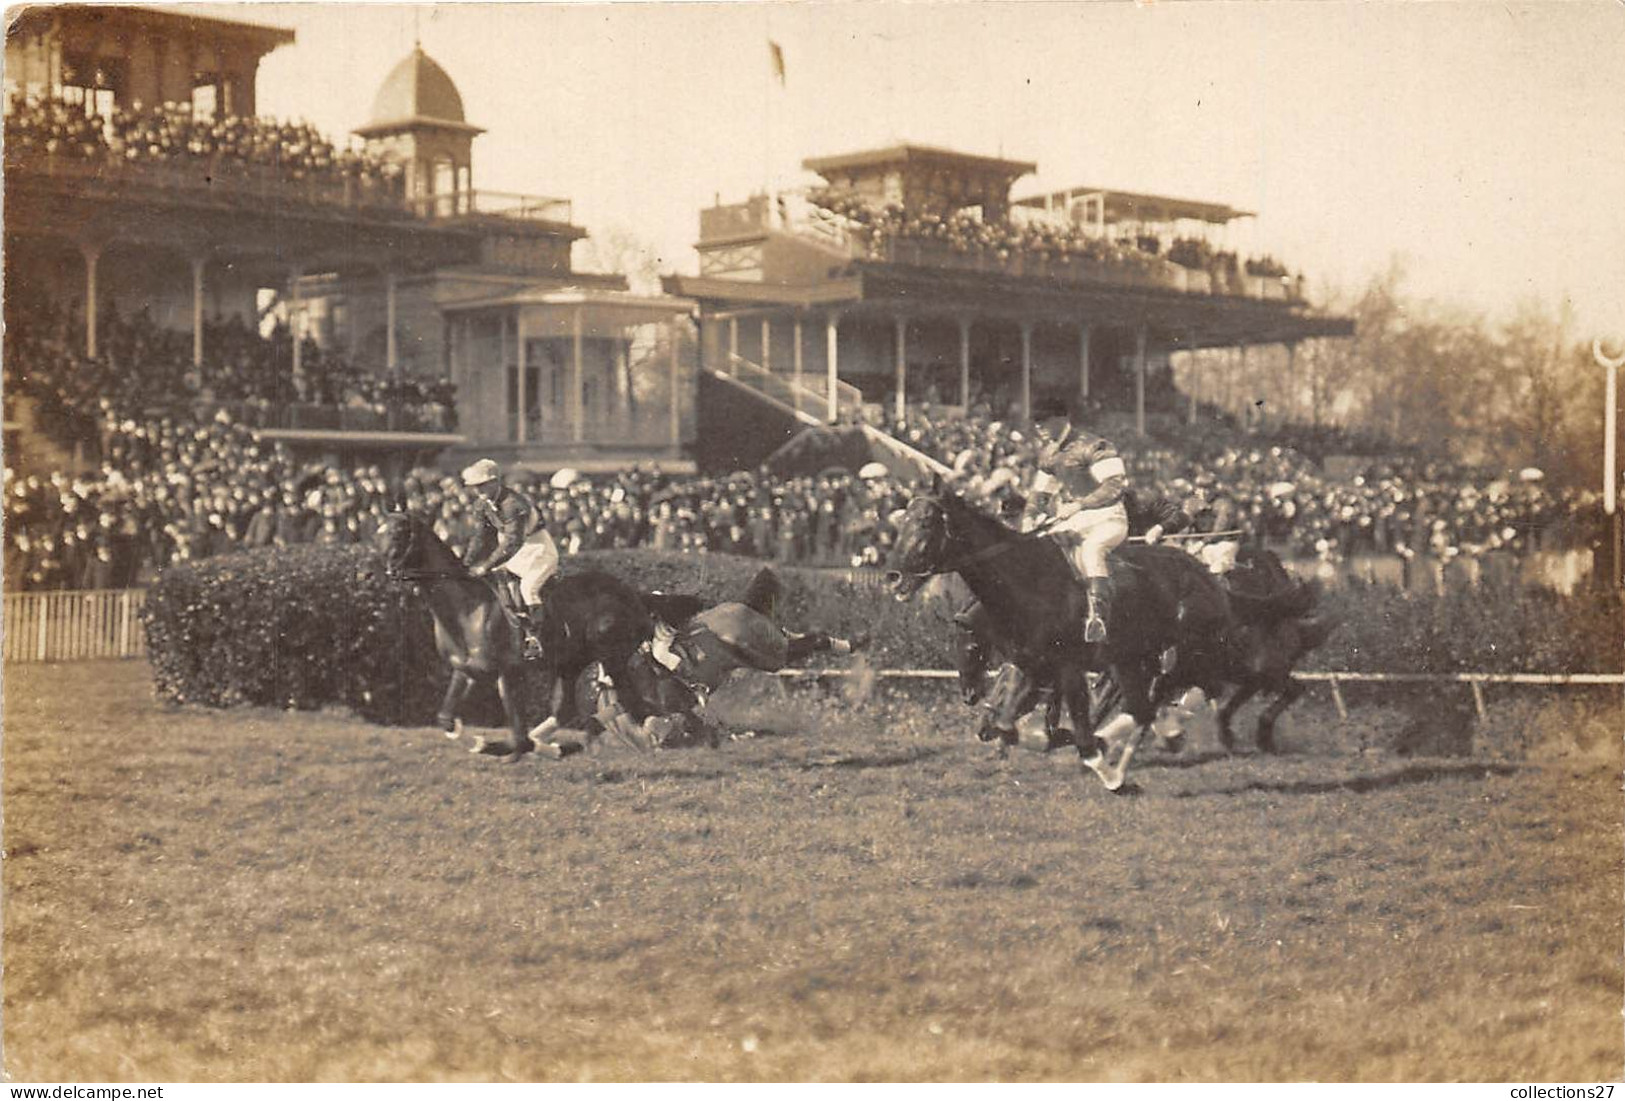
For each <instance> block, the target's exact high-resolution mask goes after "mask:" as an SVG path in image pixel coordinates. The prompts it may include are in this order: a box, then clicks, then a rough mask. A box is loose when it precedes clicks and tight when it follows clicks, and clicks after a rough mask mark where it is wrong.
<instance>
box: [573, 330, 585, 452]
mask: <svg viewBox="0 0 1625 1101" xmlns="http://www.w3.org/2000/svg"><path fill="white" fill-rule="evenodd" d="M581 387H582V374H581V307H580V306H577V307H576V311H575V384H574V385H573V386H571V388H570V404H571V405H572V406H573V407H574V408H573V410H572V417H571V419H572V420H573V421H574V423H575V441H576V442H577V443H580V442H581V440H582V439H583V438H584V431H585V426H584V425H583V424H582V423H581V422H582V418H583V416H585V410H584V408H583V402H582V393H581Z"/></svg>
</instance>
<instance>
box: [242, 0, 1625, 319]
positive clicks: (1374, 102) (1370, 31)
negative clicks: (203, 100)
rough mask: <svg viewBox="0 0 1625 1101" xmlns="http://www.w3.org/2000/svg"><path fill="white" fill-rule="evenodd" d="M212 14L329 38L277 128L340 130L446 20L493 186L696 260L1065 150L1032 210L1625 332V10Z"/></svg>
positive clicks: (1140, 7) (307, 37) (434, 9)
mask: <svg viewBox="0 0 1625 1101" xmlns="http://www.w3.org/2000/svg"><path fill="white" fill-rule="evenodd" d="M210 7H211V9H212V10H214V11H216V12H219V13H225V12H227V11H234V12H237V13H239V17H242V18H250V19H253V20H254V21H256V22H263V23H271V24H275V25H279V26H285V27H291V28H293V29H294V30H295V31H296V32H297V34H298V41H297V42H296V43H295V44H294V45H292V46H285V47H283V48H281V49H279V50H277V51H275V52H274V53H272V54H271V55H270V56H269V57H267V58H266V60H265V62H264V64H263V66H262V68H261V70H260V98H259V103H260V110H261V112H262V113H265V114H272V115H278V116H291V117H300V116H303V117H305V118H308V119H309V120H310V121H311V122H314V123H316V124H317V125H318V126H319V127H320V128H322V129H323V130H324V131H326V132H328V133H330V134H332V135H343V134H345V133H347V132H348V131H349V130H350V129H351V128H353V127H355V126H358V125H361V124H362V123H363V122H365V121H366V120H367V118H368V116H369V112H370V110H371V105H372V99H373V96H374V94H375V93H376V91H377V89H378V86H379V84H380V83H381V82H382V81H383V79H384V76H385V75H386V74H387V73H388V71H389V70H390V68H391V67H392V66H393V65H394V64H395V63H396V62H397V61H398V60H400V59H401V58H402V57H404V56H405V55H406V54H407V53H408V52H409V51H410V49H411V47H412V42H413V35H414V24H415V25H416V33H417V34H418V35H419V36H420V37H421V40H422V43H423V47H424V49H425V50H426V51H427V52H428V53H429V54H430V56H432V57H433V58H435V59H436V60H437V61H439V62H440V63H441V64H442V65H443V66H444V67H445V68H446V70H447V72H448V73H450V74H451V76H452V79H453V80H454V81H455V82H456V83H457V85H458V87H459V89H460V90H461V92H462V96H463V102H464V105H465V107H466V109H467V115H468V119H469V121H471V122H473V123H476V124H478V125H481V126H484V127H486V128H487V131H488V132H487V133H486V134H484V135H483V136H481V137H480V138H478V139H477V140H476V142H475V145H474V156H475V161H474V173H475V183H476V186H477V187H481V188H487V189H492V190H500V191H517V192H526V193H534V194H545V195H557V196H561V197H566V198H569V199H572V200H573V201H574V203H575V208H574V209H575V218H576V221H577V222H578V223H580V224H582V225H584V226H585V227H586V228H587V229H588V230H589V231H591V232H596V233H608V232H611V231H620V232H625V233H631V234H634V235H636V236H637V237H638V238H640V239H642V240H644V241H646V242H648V244H649V246H650V247H651V248H653V249H654V250H655V251H656V253H657V254H658V255H659V257H660V265H661V267H662V269H664V270H680V271H692V270H694V268H695V266H696V258H695V255H694V251H693V247H692V246H693V242H694V239H695V237H696V235H697V231H698V210H699V208H700V207H701V206H703V205H707V204H709V203H710V201H711V200H712V198H713V196H714V195H716V194H719V193H720V195H721V196H722V198H723V200H724V201H733V200H738V199H742V198H744V197H745V196H747V195H748V194H749V193H750V192H752V191H753V190H756V189H759V188H761V187H762V185H763V183H764V181H765V180H767V179H768V178H769V177H770V176H771V177H773V178H775V179H776V180H777V181H778V182H780V183H785V184H789V183H796V182H801V181H802V179H803V176H802V174H801V173H800V171H799V167H798V166H799V163H800V161H801V159H802V158H804V157H809V156H822V155H829V154H833V153H841V152H848V151H853V150H857V149H863V148H867V147H871V146H875V145H881V144H885V143H890V142H893V141H898V140H906V141H915V142H923V143H930V144H937V145H945V146H949V147H952V148H955V149H959V150H963V151H966V152H971V153H983V154H995V155H996V154H1000V153H1002V154H1003V155H1005V156H1008V157H1012V158H1016V159H1022V160H1028V161H1035V162H1037V164H1038V172H1037V174H1036V176H1029V177H1027V178H1026V179H1024V180H1022V181H1020V182H1018V183H1017V185H1016V193H1017V195H1021V194H1026V193H1030V192H1036V191H1040V190H1044V189H1049V188H1061V187H1067V186H1072V185H1077V184H1088V185H1095V186H1102V187H1107V188H1120V189H1123V190H1133V191H1152V192H1157V193H1161V194H1169V195H1176V196H1182V197H1187V198H1196V199H1207V200H1213V201H1217V202H1225V203H1230V204H1232V205H1234V206H1238V207H1241V208H1244V209H1248V210H1255V211H1258V212H1259V217H1258V219H1257V220H1256V224H1255V225H1254V226H1253V227H1252V229H1251V230H1250V233H1251V237H1250V239H1243V240H1242V242H1241V243H1243V244H1246V245H1250V246H1251V247H1253V248H1254V249H1255V250H1256V251H1269V252H1272V253H1274V254H1275V255H1276V256H1278V257H1279V258H1281V259H1282V260H1283V261H1285V262H1286V263H1287V264H1288V265H1289V266H1292V267H1293V268H1302V269H1303V270H1304V271H1305V273H1306V274H1307V275H1308V277H1309V280H1310V283H1311V286H1312V287H1319V286H1321V285H1322V284H1324V283H1331V284H1335V285H1340V286H1342V287H1344V288H1350V289H1353V288H1357V287H1358V286H1360V285H1361V284H1363V283H1364V282H1365V281H1366V280H1367V279H1368V278H1369V277H1370V276H1371V275H1372V274H1374V273H1376V272H1378V271H1380V270H1382V269H1384V268H1385V267H1386V266H1387V265H1388V263H1389V262H1390V259H1391V258H1392V257H1394V256H1395V255H1396V254H1397V255H1402V256H1403V257H1404V258H1405V263H1406V266H1407V268H1408V270H1409V272H1410V273H1411V280H1410V284H1411V287H1412V289H1413V290H1414V291H1415V292H1417V293H1419V294H1422V295H1425V296H1427V297H1430V298H1434V299H1437V300H1438V301H1440V302H1443V303H1447V304H1451V305H1456V306H1460V307H1462V308H1464V309H1467V310H1472V311H1477V312H1481V313H1483V314H1486V315H1488V316H1489V317H1491V318H1492V319H1494V318H1498V317H1503V316H1505V315H1506V314H1507V313H1508V312H1509V311H1510V310H1511V309H1512V307H1514V306H1515V305H1516V304H1517V303H1518V301H1519V300H1520V299H1523V298H1527V297H1530V296H1534V297H1538V298H1540V299H1542V300H1543V301H1544V302H1545V303H1546V304H1547V305H1548V306H1555V305H1556V304H1557V303H1558V302H1559V301H1561V300H1562V299H1563V298H1564V297H1567V298H1569V299H1571V300H1572V302H1573V303H1574V306H1575V309H1576V312H1577V315H1578V318H1579V321H1580V324H1581V327H1582V329H1583V330H1584V331H1585V332H1586V333H1592V334H1595V333H1602V334H1605V335H1606V334H1617V335H1618V336H1621V337H1625V64H1622V61H1621V59H1622V58H1625V4H1622V3H1620V2H1618V0H1598V2H1596V3H1589V2H1575V3H1543V4H1538V5H1522V4H1503V3H1474V4H1454V3H1431V4H1417V3H1411V4H1391V3H1376V2H1371V3H1340V2H1336V0H1332V2H1328V3H1318V4H1308V3H1305V4H1295V3H1271V4H1265V3H1251V2H1247V3H1216V2H1210V3H1143V4H1131V3H1065V2H1050V3H957V4H949V3H909V4H902V3H871V4H862V5H859V4H850V3H843V4H836V3H801V4H795V5H790V4H779V3H749V4H747V3H731V4H632V3H626V4H604V5H599V4H580V3H559V4H516V5H500V6H499V5H483V4H441V5H436V6H423V7H420V8H416V9H414V8H412V7H404V6H396V5H383V4H364V5H345V4H319V5H303V6H296V5H279V4H263V5H254V6H252V7H238V8H231V9H225V8H222V7H220V6H216V5H211V6H210ZM414 12H415V13H416V16H415V18H414ZM769 40H772V41H775V42H777V43H779V44H780V45H781V47H782V49H783V54H784V59H785V68H786V79H785V82H784V85H783V86H782V87H781V86H779V85H778V83H777V82H776V81H774V80H773V79H772V77H771V69H770V61H769V52H768V48H767V42H768V41H769ZM583 247H584V246H583ZM580 255H581V254H580V253H578V256H580Z"/></svg>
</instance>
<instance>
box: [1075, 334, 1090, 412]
mask: <svg viewBox="0 0 1625 1101" xmlns="http://www.w3.org/2000/svg"><path fill="white" fill-rule="evenodd" d="M1089 335H1090V334H1089V322H1087V321H1080V322H1079V323H1078V393H1079V394H1080V395H1081V396H1083V397H1088V396H1089Z"/></svg>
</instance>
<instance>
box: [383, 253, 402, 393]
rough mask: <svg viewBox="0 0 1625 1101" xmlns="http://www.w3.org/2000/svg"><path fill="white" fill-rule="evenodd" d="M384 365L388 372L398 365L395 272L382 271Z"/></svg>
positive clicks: (392, 372) (395, 368)
mask: <svg viewBox="0 0 1625 1101" xmlns="http://www.w3.org/2000/svg"><path fill="white" fill-rule="evenodd" d="M384 366H385V367H386V368H387V369H388V370H389V373H390V374H394V373H395V371H396V370H397V369H398V368H399V367H400V359H399V352H398V349H397V348H396V347H395V273H394V272H393V271H386V272H384Z"/></svg>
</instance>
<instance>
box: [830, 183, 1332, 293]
mask: <svg viewBox="0 0 1625 1101" xmlns="http://www.w3.org/2000/svg"><path fill="white" fill-rule="evenodd" d="M808 200H809V201H810V202H811V203H812V204H813V205H814V207H816V208H817V209H819V210H820V211H822V212H823V215H824V216H825V217H827V218H829V219H831V220H833V221H834V222H835V223H836V224H837V225H838V226H840V228H841V229H842V230H844V231H845V233H846V235H847V236H848V237H849V238H853V239H856V240H857V241H859V242H860V243H862V244H863V245H864V246H865V247H866V248H867V251H868V256H869V258H870V259H884V258H886V255H887V251H888V246H889V245H890V244H891V242H893V241H928V242H939V243H940V244H942V245H943V246H945V247H946V248H948V249H949V250H950V251H952V252H955V253H963V254H972V253H983V254H987V255H991V256H994V257H996V258H998V259H999V260H1000V261H1006V260H1009V259H1010V258H1011V257H1015V256H1035V257H1039V258H1042V259H1045V260H1068V259H1080V260H1087V261H1094V262H1100V263H1110V264H1114V265H1117V266H1119V267H1128V268H1132V269H1134V270H1138V271H1142V272H1148V273H1150V272H1156V271H1158V270H1159V269H1165V268H1166V266H1167V265H1168V264H1177V265H1178V266H1180V267H1183V268H1187V269H1191V270H1197V271H1206V272H1209V273H1211V274H1212V276H1213V278H1214V279H1215V280H1216V281H1217V283H1218V285H1219V286H1220V287H1229V288H1230V290H1231V292H1232V293H1241V288H1240V287H1239V286H1236V285H1235V282H1236V279H1237V275H1238V267H1243V265H1240V264H1239V261H1238V258H1237V256H1236V254H1235V253H1234V252H1230V251H1220V250H1215V249H1213V248H1212V246H1211V245H1209V244H1208V243H1207V242H1206V241H1203V240H1201V239H1200V238H1186V237H1181V238H1176V239H1175V240H1174V241H1173V242H1172V243H1171V244H1170V246H1169V248H1168V250H1167V253H1166V255H1164V254H1163V247H1162V239H1161V238H1160V237H1157V236H1155V235H1152V234H1136V235H1133V236H1125V237H1122V238H1120V239H1118V240H1115V241H1114V240H1110V239H1108V238H1106V237H1102V236H1100V235H1098V234H1096V233H1093V232H1091V231H1090V230H1088V229H1087V228H1085V227H1083V226H1075V225H1062V224H1057V223H1054V222H1050V221H1044V220H1034V221H1030V222H1015V221H998V222H988V221H983V220H982V219H981V218H979V217H977V216H976V215H974V214H971V213H969V212H967V211H956V212H955V213H952V214H948V215H941V214H936V213H931V212H911V211H909V210H906V209H905V208H904V207H902V206H901V205H899V204H897V203H888V204H886V205H884V206H880V207H875V206H872V205H870V204H868V203H866V202H865V201H864V200H863V199H861V198H859V197H858V196H856V195H854V194H852V193H851V192H849V191H844V190H840V189H835V188H825V189H820V190H817V191H814V192H812V193H811V194H809V195H808ZM1244 269H1245V271H1246V273H1247V274H1248V275H1253V276H1264V277H1271V278H1277V277H1285V276H1286V275H1287V274H1288V273H1287V269H1286V267H1285V266H1284V265H1282V264H1281V263H1280V262H1279V261H1277V260H1275V259H1274V258H1273V257H1268V256H1266V257H1262V258H1259V259H1253V260H1248V261H1247V262H1246V264H1245V265H1244ZM1302 284H1303V278H1302V276H1299V277H1298V279H1297V284H1296V285H1297V290H1298V292H1299V294H1300V296H1301V293H1302V289H1303V288H1302Z"/></svg>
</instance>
